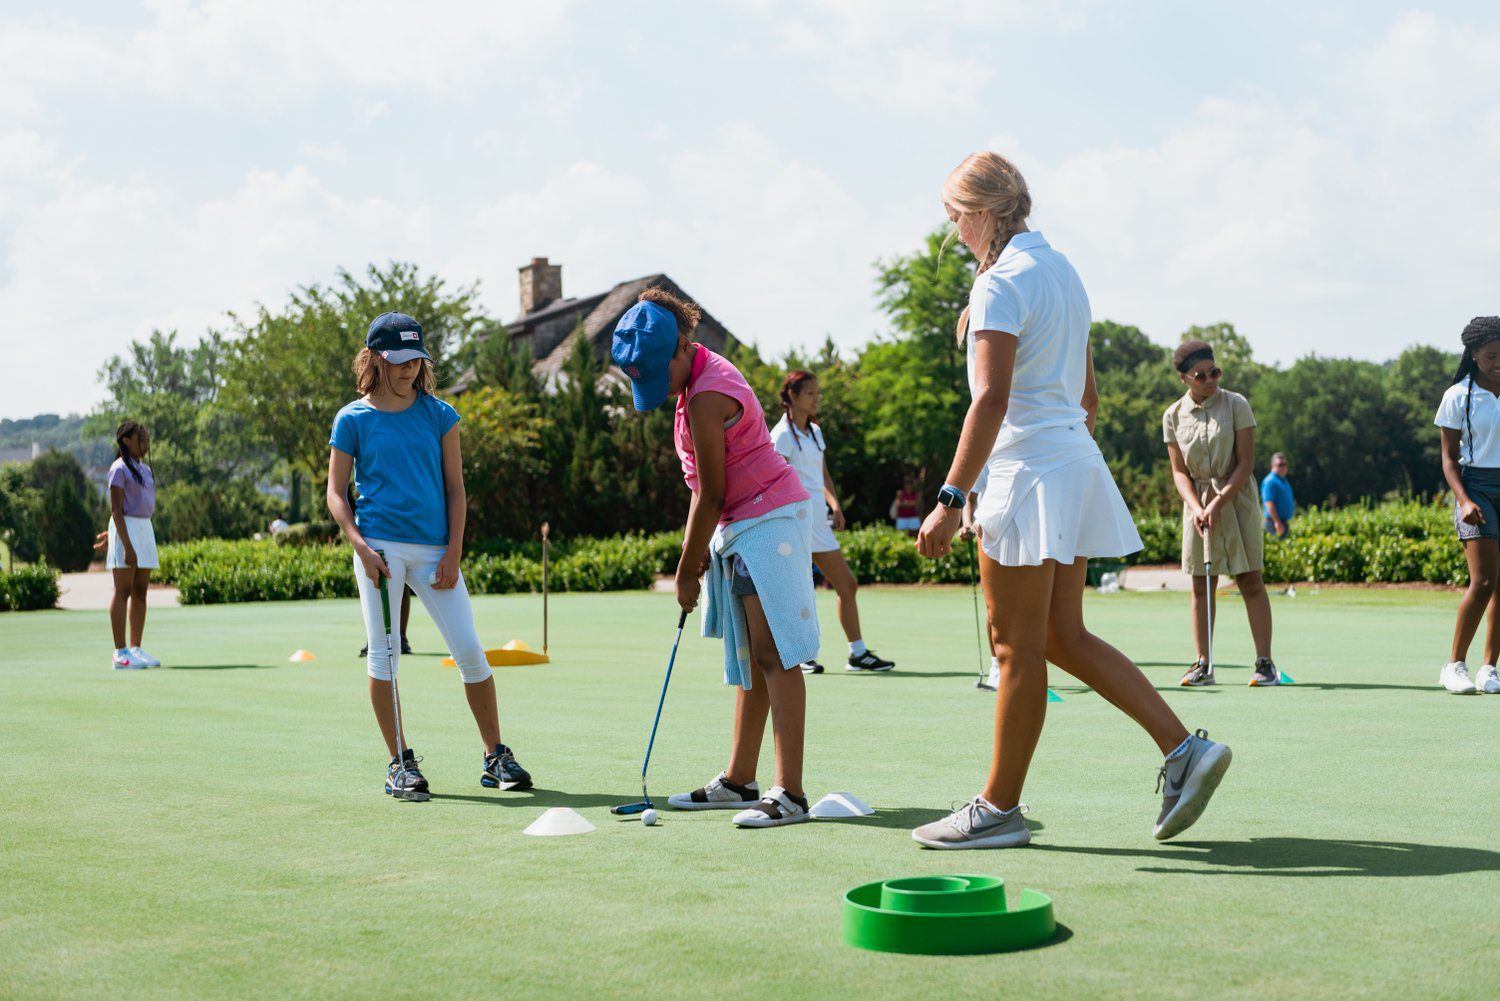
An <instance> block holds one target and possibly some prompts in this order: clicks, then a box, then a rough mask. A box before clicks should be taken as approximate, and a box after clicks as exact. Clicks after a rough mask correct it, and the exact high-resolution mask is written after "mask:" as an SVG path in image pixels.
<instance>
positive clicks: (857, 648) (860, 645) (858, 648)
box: [849, 640, 868, 657]
mask: <svg viewBox="0 0 1500 1001" xmlns="http://www.w3.org/2000/svg"><path fill="white" fill-rule="evenodd" d="M867 649H868V647H866V646H865V641H864V640H855V641H854V642H853V643H850V644H849V656H851V657H863V656H864V655H865V651H866V650H867Z"/></svg>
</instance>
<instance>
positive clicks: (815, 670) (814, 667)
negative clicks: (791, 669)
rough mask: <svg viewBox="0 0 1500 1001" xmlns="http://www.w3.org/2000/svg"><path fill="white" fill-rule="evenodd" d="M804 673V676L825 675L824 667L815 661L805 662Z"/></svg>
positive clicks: (803, 665)
mask: <svg viewBox="0 0 1500 1001" xmlns="http://www.w3.org/2000/svg"><path fill="white" fill-rule="evenodd" d="M802 673H803V674H822V673H823V665H822V664H819V663H818V662H817V661H815V660H804V661H803V662H802Z"/></svg>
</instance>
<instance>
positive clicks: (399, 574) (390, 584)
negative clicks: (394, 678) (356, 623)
mask: <svg viewBox="0 0 1500 1001" xmlns="http://www.w3.org/2000/svg"><path fill="white" fill-rule="evenodd" d="M365 541H366V542H368V543H369V544H370V548H371V549H378V550H380V551H382V552H383V553H385V565H386V566H388V567H390V568H391V577H390V579H389V580H387V581H386V582H385V586H386V593H387V594H389V595H390V605H391V646H392V647H394V651H393V652H392V654H391V660H392V663H391V664H390V665H387V664H386V651H385V620H384V618H383V617H382V616H381V612H380V584H379V583H377V582H376V581H373V580H371V579H370V578H369V576H368V575H367V574H366V573H365V565H364V564H363V563H361V562H360V561H359V556H358V555H357V554H356V555H355V557H354V579H355V580H356V581H358V582H359V607H360V611H362V612H363V613H364V616H365V637H366V639H367V640H368V641H369V644H370V655H369V658H368V660H367V662H366V670H367V671H368V672H369V675H370V677H372V678H374V679H376V680H377V681H390V680H391V669H392V667H394V666H396V665H395V662H396V661H399V660H400V658H401V596H402V595H403V594H405V593H406V592H405V590H404V588H405V587H406V586H407V585H408V584H410V585H411V589H412V590H413V591H415V592H417V597H418V598H421V599H422V607H424V608H426V609H427V614H428V615H430V616H431V617H432V621H433V623H434V624H435V625H436V626H437V627H438V632H439V633H442V635H443V642H444V643H446V644H447V645H448V655H449V656H450V657H452V658H453V660H454V661H455V662H456V663H457V664H458V673H459V674H460V675H462V676H463V679H464V684H466V685H475V684H478V683H479V682H481V681H483V680H484V679H486V678H488V677H489V676H490V675H491V673H493V672H491V671H490V665H489V662H488V661H487V660H485V657H484V646H483V644H481V643H480V642H479V633H477V632H475V630H474V611H473V609H471V608H470V607H469V589H468V587H466V586H465V585H464V577H463V574H462V573H460V574H459V575H458V583H457V584H456V585H454V586H453V587H452V588H451V589H448V590H443V591H440V590H438V589H437V588H435V587H433V586H432V585H431V584H429V583H427V579H428V578H429V577H430V576H432V572H433V571H434V570H436V569H437V565H438V561H439V560H441V559H442V558H443V554H444V553H445V552H447V549H446V548H445V547H443V546H419V545H416V544H415V543H411V542H387V541H385V540H383V539H366V540H365Z"/></svg>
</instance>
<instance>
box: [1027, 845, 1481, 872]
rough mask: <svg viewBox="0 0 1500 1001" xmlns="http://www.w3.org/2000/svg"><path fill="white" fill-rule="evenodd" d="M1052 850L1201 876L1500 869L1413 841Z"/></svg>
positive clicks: (1474, 853) (1050, 848) (1476, 855)
mask: <svg viewBox="0 0 1500 1001" xmlns="http://www.w3.org/2000/svg"><path fill="white" fill-rule="evenodd" d="M1032 847H1033V848H1035V849H1038V850H1040V851H1047V852H1065V853H1071V854H1079V855H1104V856H1110V857H1114V858H1127V859H1129V858H1138V859H1157V860H1160V861H1163V862H1185V863H1192V865H1190V866H1160V865H1155V866H1152V865H1147V866H1141V867H1140V868H1139V869H1138V870H1137V871H1138V872H1152V873H1186V874H1190V875H1196V876H1300V877H1322V876H1382V877H1407V876H1452V875H1457V874H1459V873H1465V872H1500V852H1492V851H1489V850H1488V849H1485V848H1461V847H1454V846H1451V845H1420V844H1414V843H1412V842H1408V841H1365V840H1360V839H1343V838H1328V839H1321V838H1251V839H1250V840H1249V841H1198V842H1179V843H1177V844H1174V845H1172V846H1171V847H1165V846H1164V847H1162V848H1082V847H1075V846H1069V845H1047V844H1035V845H1032Z"/></svg>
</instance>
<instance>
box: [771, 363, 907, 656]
mask: <svg viewBox="0 0 1500 1001" xmlns="http://www.w3.org/2000/svg"><path fill="white" fill-rule="evenodd" d="M822 403H823V391H822V389H821V388H819V386H818V377H817V376H815V375H813V374H812V373H811V372H805V371H802V370H800V369H799V370H796V371H792V372H788V373H787V376H786V381H785V382H784V383H782V386H781V420H780V421H778V422H777V423H776V426H775V427H774V428H772V429H771V443H772V444H773V445H775V446H776V451H777V452H779V453H781V456H782V458H784V459H786V461H787V462H789V463H790V464H791V466H792V468H793V469H795V470H796V471H797V478H798V479H800V480H801V481H802V487H803V489H805V490H806V491H807V496H808V497H810V498H812V502H811V503H812V519H813V521H812V559H813V563H814V564H816V565H817V567H818V569H819V570H820V571H822V573H823V577H824V578H825V579H826V580H827V581H828V583H829V584H832V585H833V590H834V593H836V594H837V595H838V596H839V625H841V626H843V627H844V635H845V636H846V637H848V639H849V659H848V661H846V662H845V665H844V670H846V671H854V672H858V671H874V672H879V671H889V670H890V669H891V668H893V667H895V666H896V665H895V662H893V661H889V660H882V659H881V658H880V657H877V656H875V651H874V650H871V649H870V648H869V647H867V646H865V641H864V639H863V635H864V634H863V633H862V632H861V630H860V625H859V606H858V605H857V604H856V603H855V596H854V593H855V591H856V590H857V589H858V587H859V585H858V583H857V582H856V581H855V579H854V572H853V571H852V570H850V569H849V562H848V561H847V560H845V559H844V554H843V552H842V551H841V550H840V549H839V540H838V538H837V537H836V536H835V535H834V534H833V533H834V531H835V530H837V531H843V530H844V509H843V507H842V506H841V505H840V504H839V496H838V491H836V490H835V489H834V487H833V477H832V476H830V475H829V474H828V464H827V462H826V461H824V456H825V455H826V453H827V451H828V445H827V443H826V442H825V441H824V438H823V427H822V425H821V424H819V423H818V409H819V407H820V406H822ZM830 521H831V522H832V523H831V524H830ZM802 673H804V674H822V673H823V665H822V664H819V663H818V662H817V661H815V660H810V661H808V662H807V663H805V664H803V665H802Z"/></svg>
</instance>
